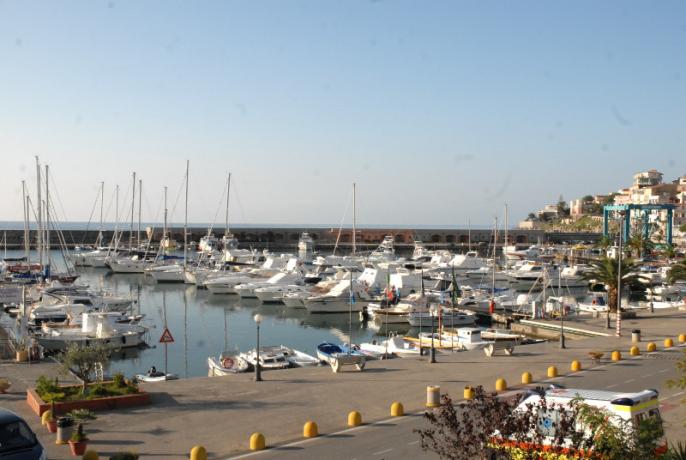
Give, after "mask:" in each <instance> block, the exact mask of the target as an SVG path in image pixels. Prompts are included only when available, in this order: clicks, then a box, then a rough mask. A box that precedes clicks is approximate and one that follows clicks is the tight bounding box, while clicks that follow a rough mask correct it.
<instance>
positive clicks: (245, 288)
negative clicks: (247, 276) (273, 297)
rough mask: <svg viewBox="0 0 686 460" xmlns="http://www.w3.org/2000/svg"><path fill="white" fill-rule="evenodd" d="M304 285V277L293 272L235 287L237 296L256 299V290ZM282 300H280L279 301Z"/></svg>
mask: <svg viewBox="0 0 686 460" xmlns="http://www.w3.org/2000/svg"><path fill="white" fill-rule="evenodd" d="M298 283H300V284H302V283H303V276H302V275H301V274H300V273H293V272H290V273H288V272H281V273H277V274H276V275H274V276H272V277H271V278H269V279H268V280H266V281H255V280H253V281H251V282H249V283H241V284H239V285H236V286H235V287H234V290H235V291H236V294H238V295H239V296H241V298H256V297H257V295H256V294H255V290H256V289H260V288H264V287H274V286H286V285H289V284H298ZM279 300H280V299H279Z"/></svg>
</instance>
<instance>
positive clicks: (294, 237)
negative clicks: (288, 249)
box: [291, 233, 300, 241]
mask: <svg viewBox="0 0 686 460" xmlns="http://www.w3.org/2000/svg"><path fill="white" fill-rule="evenodd" d="M299 239H300V235H298V234H297V233H291V241H298V240H299Z"/></svg>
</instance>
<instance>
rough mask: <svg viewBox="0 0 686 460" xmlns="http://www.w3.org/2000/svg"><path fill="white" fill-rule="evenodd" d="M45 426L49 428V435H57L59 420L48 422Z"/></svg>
mask: <svg viewBox="0 0 686 460" xmlns="http://www.w3.org/2000/svg"><path fill="white" fill-rule="evenodd" d="M45 425H46V426H47V427H48V432H49V433H57V420H48V421H47V422H45Z"/></svg>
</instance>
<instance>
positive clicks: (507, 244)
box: [503, 203, 510, 270]
mask: <svg viewBox="0 0 686 460" xmlns="http://www.w3.org/2000/svg"><path fill="white" fill-rule="evenodd" d="M508 225H509V220H508V209H507V203H505V242H504V243H503V258H504V259H505V269H506V270H507V269H508V268H509V267H508V266H509V263H508V261H507V252H506V251H507V247H508V246H509V245H510V239H509V238H508V236H507V227H508Z"/></svg>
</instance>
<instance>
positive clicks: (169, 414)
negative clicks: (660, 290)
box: [0, 310, 686, 459]
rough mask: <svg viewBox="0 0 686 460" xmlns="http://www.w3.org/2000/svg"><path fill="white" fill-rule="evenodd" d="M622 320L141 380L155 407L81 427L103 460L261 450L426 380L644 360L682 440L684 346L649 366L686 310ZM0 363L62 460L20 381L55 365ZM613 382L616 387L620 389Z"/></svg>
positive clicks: (380, 413) (460, 382)
mask: <svg viewBox="0 0 686 460" xmlns="http://www.w3.org/2000/svg"><path fill="white" fill-rule="evenodd" d="M587 321H588V323H587V326H590V327H594V328H598V329H601V328H602V325H603V324H604V318H595V319H594V318H589V319H588V320H587ZM596 323H597V324H596ZM567 324H569V327H574V322H573V321H566V322H565V325H567ZM623 325H624V328H625V329H624V331H625V333H624V335H623V336H622V337H620V338H617V337H614V336H609V337H592V338H586V339H581V340H572V341H569V342H568V343H567V348H566V349H564V350H563V349H560V348H559V345H558V344H557V343H556V342H548V343H541V344H535V345H528V346H520V347H517V348H516V349H515V352H514V355H513V356H504V355H495V356H493V357H491V358H488V357H486V356H485V354H484V353H483V351H473V352H442V353H439V354H438V355H437V361H438V362H437V363H436V364H430V363H428V362H427V359H428V358H427V357H421V358H420V357H417V358H397V359H390V360H384V361H370V362H369V363H368V365H367V368H366V369H365V370H364V372H356V371H352V370H346V371H345V372H342V373H339V374H334V373H332V372H331V369H330V368H329V367H328V366H326V367H316V368H305V369H289V370H284V371H271V372H264V373H263V378H264V381H263V382H259V383H258V382H254V381H253V376H252V374H239V375H234V376H227V377H212V378H191V379H184V380H177V381H169V382H163V383H155V384H145V389H146V391H148V392H150V393H151V394H152V397H153V404H152V405H151V406H148V407H142V408H137V409H130V410H122V411H116V412H115V411H112V412H105V413H100V414H99V418H98V420H96V421H95V422H92V423H90V424H89V426H88V435H89V437H90V438H91V441H90V444H89V448H92V449H95V450H96V451H98V452H99V453H100V454H101V458H102V456H103V455H109V454H111V453H114V452H120V451H125V450H130V451H135V452H138V453H139V454H141V455H142V456H143V458H145V457H147V456H151V457H158V458H170V459H183V458H187V457H188V452H189V451H190V449H191V447H193V446H194V445H202V446H204V447H205V448H207V450H208V452H209V456H210V458H225V457H227V456H229V455H232V454H236V453H240V452H244V451H246V450H247V448H248V439H249V437H250V435H251V433H253V432H258V431H259V432H260V433H263V434H264V435H265V437H266V439H267V445H268V446H274V445H277V444H281V443H286V442H289V441H293V440H298V439H301V438H302V427H303V424H304V423H305V422H306V421H309V420H311V421H314V422H316V423H317V425H318V428H319V432H320V433H332V432H335V431H339V430H342V429H344V428H345V427H346V425H347V415H348V413H349V412H350V411H352V410H357V411H359V412H360V413H361V414H362V417H363V420H364V421H365V423H367V422H371V421H375V420H384V419H386V418H388V414H389V407H390V405H391V404H392V403H393V402H395V401H398V402H401V403H402V404H403V406H404V409H405V411H406V412H407V413H412V412H416V411H421V410H423V407H424V404H425V402H426V387H427V385H440V387H441V392H442V393H446V392H447V393H449V394H450V395H451V396H453V398H456V399H461V396H462V394H463V389H464V387H465V386H466V385H471V386H476V385H483V386H484V387H485V388H486V389H489V390H493V389H494V387H495V382H496V379H498V378H504V379H505V380H507V382H509V383H510V386H513V384H515V383H517V382H519V381H520V376H521V374H522V373H523V372H524V371H527V372H530V373H531V374H532V376H533V381H534V383H536V382H541V381H543V380H546V379H547V377H545V375H546V372H547V369H548V367H550V366H555V367H557V369H559V370H560V374H561V375H562V376H564V375H565V374H569V372H570V371H569V369H570V364H571V363H572V361H574V360H578V361H579V362H580V363H581V364H582V366H583V369H584V370H587V369H592V368H594V367H597V366H601V367H602V369H599V372H598V375H606V376H612V375H616V381H617V383H618V384H620V383H621V382H623V380H622V372H623V370H622V369H626V366H646V371H645V372H644V373H645V374H646V375H647V376H648V378H649V379H650V380H649V382H650V387H652V388H657V389H659V390H660V391H661V392H665V393H664V395H665V397H666V398H667V397H668V398H673V399H670V400H669V401H671V402H670V403H669V404H671V405H670V406H669V407H668V409H669V410H666V409H663V417H664V419H665V421H666V427H667V435H668V438H669V439H671V440H677V439H683V438H684V437H686V430H685V429H684V427H683V425H682V419H681V418H682V417H683V415H684V412H683V410H682V409H681V406H679V404H678V402H679V399H680V398H675V397H674V395H673V394H672V393H674V394H676V395H677V396H678V393H675V392H676V391H677V390H668V389H667V387H666V385H665V382H666V380H667V379H669V378H675V377H676V376H677V373H676V369H675V367H674V365H675V364H676V361H675V359H678V357H679V356H681V352H678V351H676V350H672V351H671V352H670V353H669V357H668V358H667V359H669V360H671V361H669V362H667V361H664V360H663V361H661V365H663V366H666V367H665V369H666V370H667V371H669V370H670V369H672V370H671V371H669V372H667V371H662V370H661V371H659V372H657V371H652V370H651V368H649V367H648V366H650V365H653V364H651V363H657V360H656V357H659V356H663V355H664V354H665V352H663V349H664V345H663V343H664V339H665V338H666V337H671V338H673V339H674V344H675V345H677V346H678V345H679V342H678V340H677V337H678V335H679V334H682V333H686V315H685V314H684V312H681V311H672V310H670V311H662V312H657V313H654V314H652V315H651V314H650V313H644V312H641V313H640V314H639V317H638V318H636V319H628V320H624V321H623ZM577 327H579V325H577ZM636 328H638V329H641V331H642V337H643V338H642V340H643V342H641V343H640V344H639V347H640V349H641V353H643V355H642V356H637V357H632V358H634V359H633V360H632V361H627V360H624V361H621V362H618V363H614V362H611V361H610V356H611V351H613V350H620V351H622V354H623V355H625V356H627V357H629V350H630V347H631V346H632V343H631V333H630V331H631V330H632V329H636ZM650 341H653V342H655V343H657V345H658V352H657V354H656V355H649V354H646V353H645V350H646V344H647V342H650ZM596 351H597V352H602V353H603V354H604V357H603V358H602V359H601V361H600V363H596V362H594V361H593V360H592V359H591V358H590V357H589V352H596ZM199 359H200V358H199ZM661 359H662V358H661ZM622 366H624V367H622ZM0 369H1V372H2V375H3V376H7V377H9V378H10V380H12V384H13V386H12V388H11V389H10V394H9V395H3V396H0V398H2V400H3V401H2V402H3V404H2V405H3V406H4V407H8V408H10V409H12V410H15V411H17V412H18V413H20V414H21V415H22V416H24V417H26V418H27V420H28V421H29V422H30V424H31V425H32V427H33V428H34V430H36V431H37V433H39V435H40V438H41V440H42V441H43V442H44V445H45V446H47V448H48V451H49V454H50V455H49V456H50V458H55V459H58V458H68V457H69V454H68V452H67V450H66V448H65V447H64V446H55V445H54V438H53V436H52V435H49V434H47V433H46V430H45V429H44V428H43V427H41V426H40V421H39V420H38V418H37V417H35V416H34V415H32V414H31V412H30V411H29V410H28V406H26V403H25V402H24V393H23V392H24V391H25V388H26V386H27V385H29V384H31V382H32V381H34V380H35V378H37V377H38V375H40V373H43V372H45V373H48V374H52V373H54V372H56V368H55V366H54V365H50V364H39V365H32V366H28V365H18V364H13V363H9V362H5V363H3V364H2V365H1V367H0ZM578 378H579V379H581V380H579V381H580V382H583V379H584V376H582V375H581V374H580V375H579V377H578ZM586 378H588V377H586ZM610 380H612V378H611V377H610ZM612 386H614V385H612ZM616 388H617V391H621V388H622V387H621V385H617V386H616ZM669 391H671V393H669Z"/></svg>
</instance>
